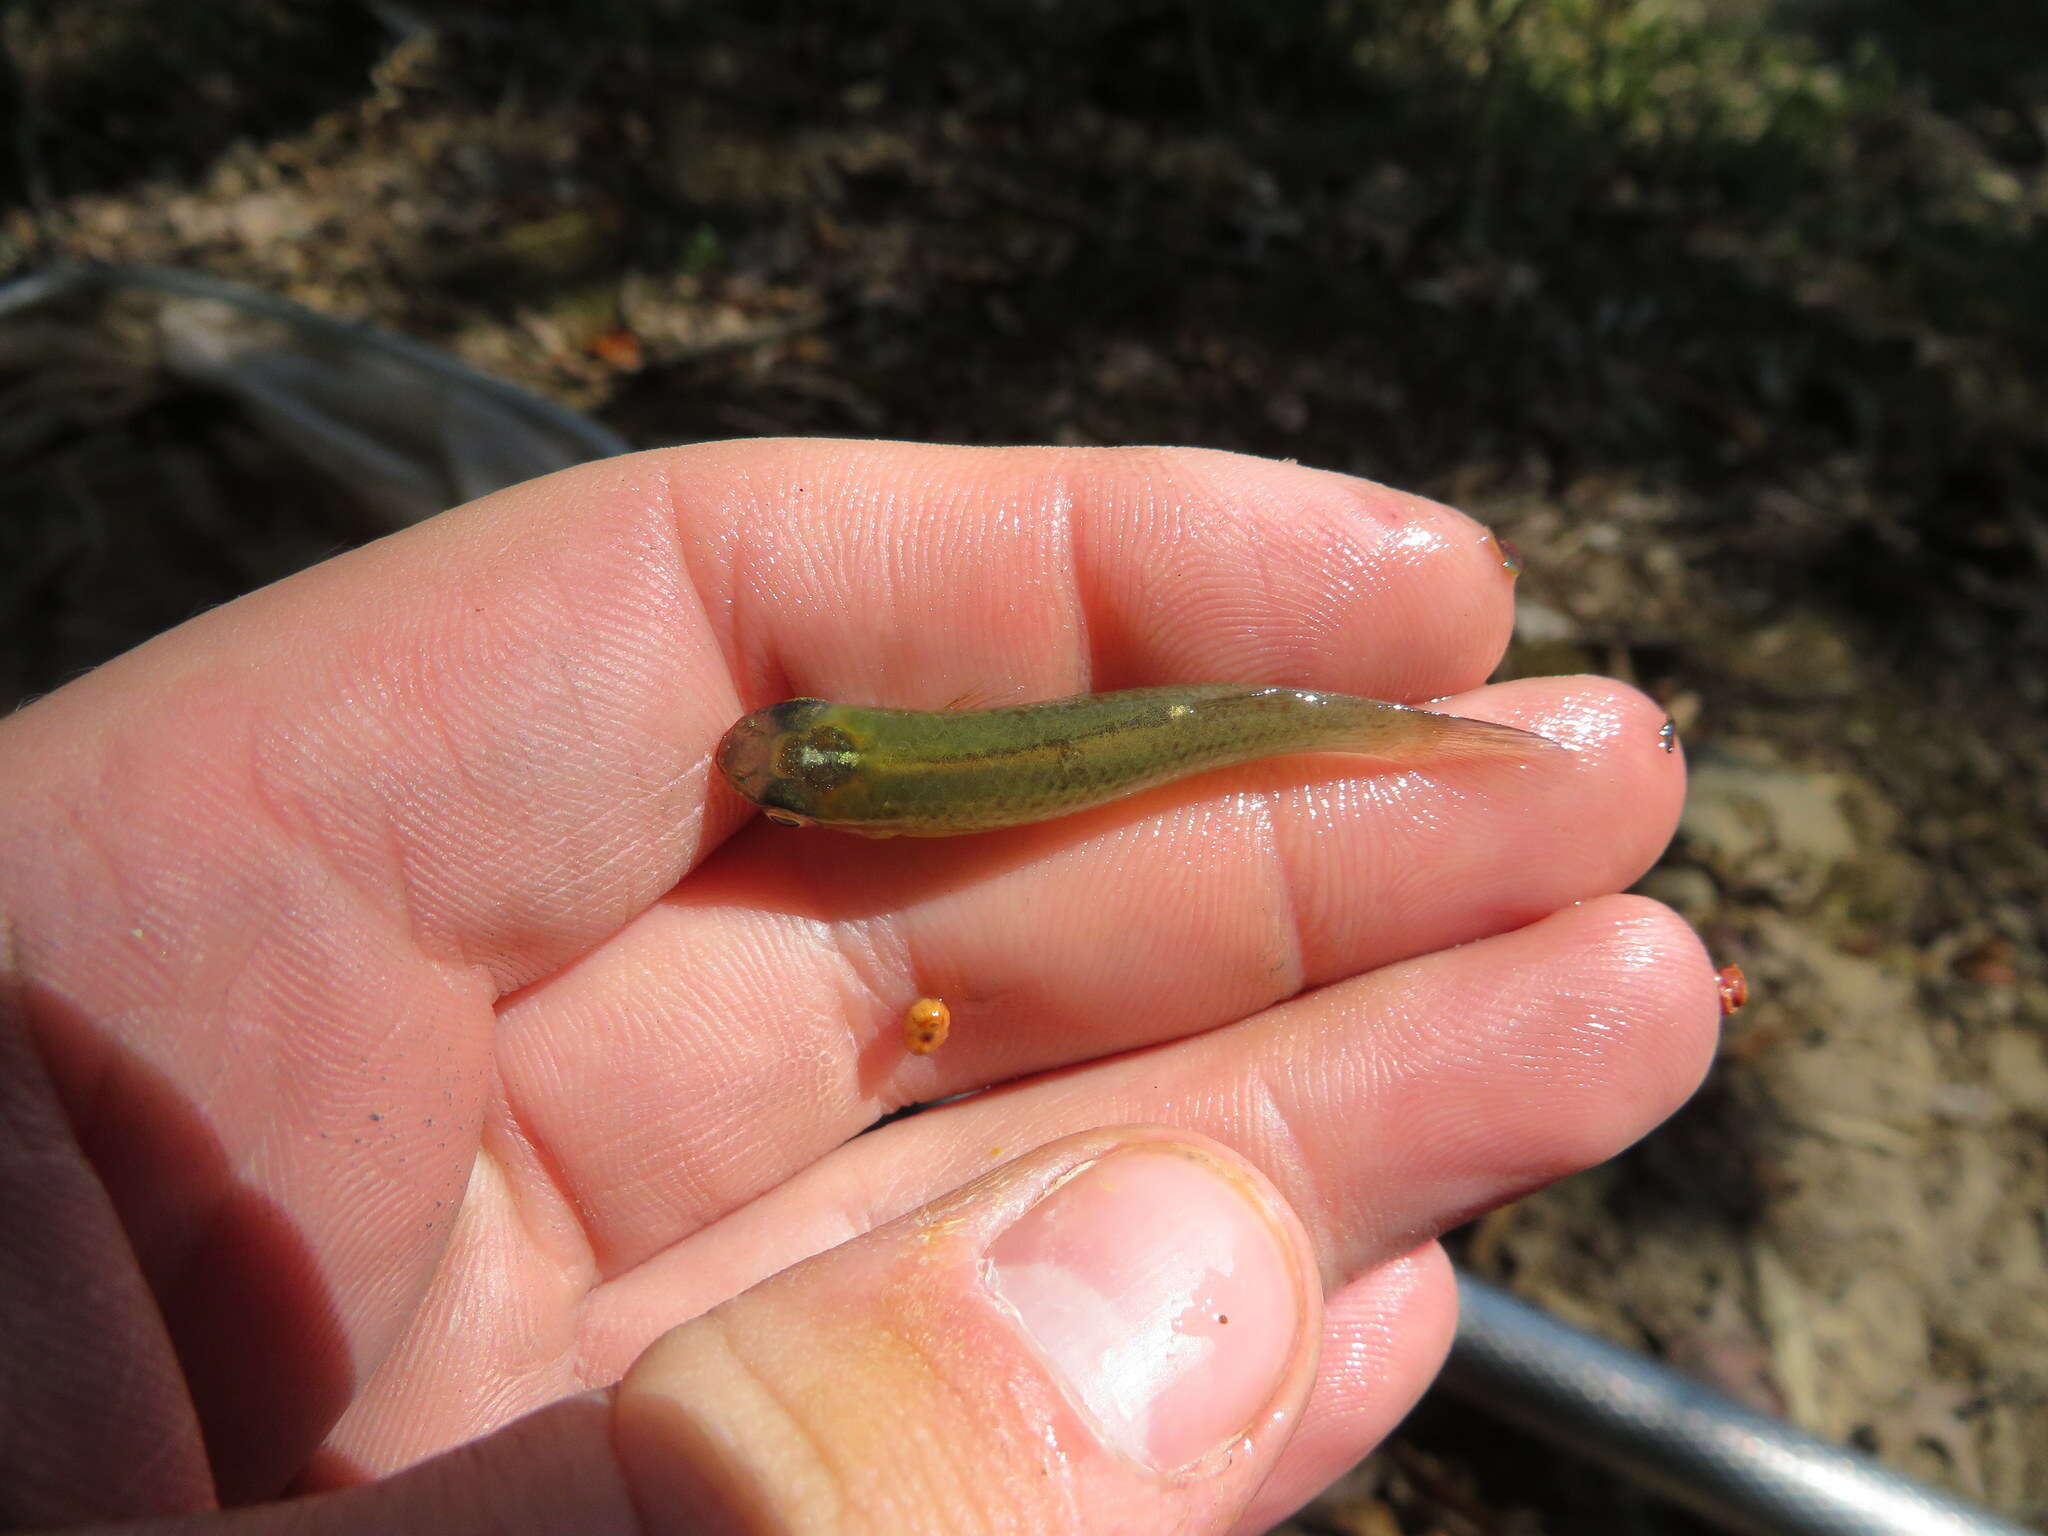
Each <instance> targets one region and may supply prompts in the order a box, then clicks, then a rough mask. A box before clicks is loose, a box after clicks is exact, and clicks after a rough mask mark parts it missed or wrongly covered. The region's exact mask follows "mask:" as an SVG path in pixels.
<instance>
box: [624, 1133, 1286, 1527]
mask: <svg viewBox="0 0 2048 1536" xmlns="http://www.w3.org/2000/svg"><path fill="white" fill-rule="evenodd" d="M1319 1313H1320V1290H1319V1287H1318V1286H1317V1283H1316V1280H1315V1266H1314V1263H1313V1261H1312V1260H1311V1258H1310V1256H1309V1252H1308V1244H1307V1239H1306V1238H1305V1236H1304V1235H1303V1234H1302V1231H1301V1228H1300V1225H1299V1223H1298V1222H1297V1221H1296V1220H1295V1218H1294V1216H1293V1214H1292V1213H1291V1212H1290V1211H1289V1210H1288V1209H1287V1207H1286V1205H1285V1204H1284V1203H1283V1202H1282V1201H1281V1199H1280V1197H1279V1196H1278V1195H1277V1194H1276V1193H1275V1192H1274V1190H1273V1188H1272V1186H1271V1185H1269V1184H1268V1183H1267V1182H1266V1181H1265V1180H1264V1179H1263V1178H1261V1177H1260V1176H1259V1175H1258V1174H1257V1173H1255V1172H1254V1171H1252V1170H1251V1169H1250V1168H1249V1167H1248V1166H1247V1165H1246V1164H1245V1163H1244V1162H1243V1161H1242V1160H1241V1159H1240V1158H1238V1157H1237V1156H1236V1155H1235V1154H1233V1153H1230V1152H1228V1151H1226V1150H1224V1149H1223V1148H1221V1147H1219V1146H1217V1145H1216V1144H1214V1143H1212V1142H1208V1141H1206V1140H1200V1139H1197V1138H1194V1137H1192V1136H1190V1135H1188V1134H1187V1133H1185V1132H1179V1131H1169V1130H1163V1129H1160V1130H1130V1129H1125V1130H1115V1131H1096V1132H1090V1133H1087V1134H1085V1135H1081V1136H1074V1137H1069V1138H1067V1139H1066V1140H1064V1141H1060V1142H1055V1143H1054V1144H1052V1145H1051V1146H1049V1147H1045V1148H1041V1149H1040V1150H1039V1151H1037V1152H1035V1153H1033V1154H1031V1155H1030V1156H1028V1157H1024V1158H1021V1159H1019V1160H1018V1161H1016V1162H1014V1163H1011V1164H1009V1165H1008V1166H1006V1167H1003V1168H1000V1169H997V1170H996V1171H995V1172H993V1173H991V1174H989V1175H987V1176H985V1177H983V1178H981V1179H979V1180H977V1181H976V1182H974V1183H972V1184H970V1185H968V1186H967V1187H966V1188H964V1189H962V1190H959V1191H957V1192H956V1193H954V1194H952V1195H950V1196H948V1197H946V1198H944V1199H941V1200H938V1201H935V1202H934V1203H933V1204H931V1205H928V1206H926V1207H925V1208H924V1209H923V1210H920V1211H917V1212H914V1213H912V1214H911V1215H909V1216H907V1217H904V1218H903V1219H902V1220H899V1221H896V1222H892V1223H891V1224H889V1225H888V1226H885V1227H882V1228H879V1229H877V1230H876V1231H874V1232H871V1233H869V1234H868V1235H867V1236H865V1237H862V1238H860V1239H858V1240H856V1241H854V1242H851V1243H848V1244H846V1245H845V1246H843V1247H840V1248H837V1249H834V1250H832V1251H831V1252H829V1253H825V1254H822V1255H820V1256H819V1257H817V1258H815V1259H812V1260H810V1261H809V1262H807V1263H805V1264H801V1265H798V1266H797V1267H796V1268H794V1269H791V1270H788V1271H785V1272H784V1273H783V1274H781V1275H778V1276H777V1277H775V1278H774V1279H772V1280H769V1281H768V1282H766V1283H765V1284H763V1285H760V1286H757V1287H755V1288H754V1289H753V1290H751V1291H748V1292H747V1293H746V1294H745V1295H743V1296H740V1297H738V1298H737V1299H736V1300H734V1301H732V1302H730V1303H728V1304H727V1305H725V1306H722V1307H719V1308H717V1309H716V1310H714V1311H712V1312H710V1313H708V1314H706V1315H705V1316H704V1317H701V1318H699V1319H697V1320H696V1321H695V1322H692V1323H688V1324H685V1325H684V1326H683V1327H680V1328H677V1329H675V1330H674V1331H673V1332H671V1333H669V1334H668V1335H667V1336H666V1337H665V1338H663V1339H662V1340H661V1341H660V1342H659V1343H657V1344H656V1345H655V1346H654V1347H653V1348H651V1349H649V1350H648V1351H647V1353H646V1354H644V1355H642V1356H641V1357H640V1360H639V1363H638V1364H636V1365H635V1366H634V1368H633V1370H632V1371H631V1372H630V1373H629V1374H628V1375H627V1377H626V1380H625V1381H624V1383H623V1384H622V1385H621V1386H620V1388H619V1395H618V1401H617V1405H616V1420H615V1432H616V1444H617V1450H618V1454H619V1458H620V1463H621V1465H622V1466H623V1467H624V1468H625V1471H626V1475H627V1478H628V1481H629V1483H630V1485H631V1486H632V1487H633V1489H634V1490H635V1496H636V1500H637V1502H638V1503H639V1506H640V1508H641V1510H642V1512H643V1514H645V1515H646V1516H647V1523H648V1525H649V1526H650V1527H651V1528H653V1529H656V1530H660V1529H673V1530H690V1531H696V1530H707V1529H708V1530H715V1531H720V1532H724V1531H733V1532H747V1533H750V1536H751V1533H755V1532H766V1531H773V1532H782V1531H833V1532H839V1531H891V1532H912V1533H914V1532H921V1531H933V1532H938V1531H945V1532H972V1531H984V1530H987V1531H996V1530H1001V1531H1013V1530H1035V1531H1050V1530H1070V1531H1091V1532H1093V1531H1124V1530H1130V1531H1159V1530H1175V1531H1183V1530H1184V1531H1190V1532H1199V1531H1210V1530H1214V1531H1222V1530H1227V1529H1228V1528H1229V1526H1230V1525H1231V1523H1232V1520H1233V1518H1234V1516H1235V1515H1236V1514H1237V1512H1238V1511H1239V1510H1240V1509H1241V1508H1242V1507H1243V1506H1244V1504H1245V1503H1246V1501H1248V1500H1249V1499H1250V1497H1251V1495H1252V1494H1253V1492H1254V1491H1255V1490H1256V1489H1257V1488H1258V1485H1259V1483H1260V1481H1261V1480H1262V1479H1263V1478H1264V1476H1265V1474H1266V1472H1267V1471H1268V1470H1269V1469H1270V1468H1271V1467H1272V1465H1273V1461H1274V1459H1275V1457H1276V1456H1277V1454H1278V1452H1279V1450H1280V1447H1281V1446H1282V1445H1283V1444H1284V1443H1285V1441H1286V1439H1287V1437H1288V1435H1289V1434H1290V1433H1291V1432H1292V1430H1293V1426H1294V1421H1295V1418H1296V1416H1297V1415H1298V1413H1299V1410H1300V1406H1301V1402H1302V1399H1303V1398H1304V1397H1305V1396H1306V1394H1307V1391H1308V1387H1309V1383H1310V1381H1311V1379H1312V1378H1313V1376H1314V1371H1315V1341H1316V1339H1317V1336H1318V1333H1319V1324H1320V1316H1319Z"/></svg>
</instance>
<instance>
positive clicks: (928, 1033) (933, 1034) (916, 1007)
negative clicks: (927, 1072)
mask: <svg viewBox="0 0 2048 1536" xmlns="http://www.w3.org/2000/svg"><path fill="white" fill-rule="evenodd" d="M952 1027H953V1010H952V1009H950V1008H948V1007H947V1006H946V1000H945V999H944V998H943V997H920V998H919V999H918V1000H917V1001H916V1002H914V1003H912V1004H911V1005H910V1006H909V1007H908V1008H906V1009H904V1010H903V1045H904V1048H905V1049H906V1050H908V1051H909V1052H910V1054H911V1055H913V1056H929V1055H931V1053H932V1052H933V1051H936V1050H937V1049H938V1048H939V1047H940V1046H942V1045H944V1044H945V1043H946V1032H947V1031H948V1030H950V1029H951V1028H952Z"/></svg>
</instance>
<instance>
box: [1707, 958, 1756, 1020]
mask: <svg viewBox="0 0 2048 1536" xmlns="http://www.w3.org/2000/svg"><path fill="white" fill-rule="evenodd" d="M1714 986H1715V987H1716V989H1718V990H1719V992H1720V994H1721V1017H1722V1018H1724V1019H1725V1018H1727V1017H1728V1015H1729V1014H1731V1013H1733V1012H1734V1011H1735V1010H1736V1009H1738V1008H1740V1007H1741V1006H1742V1005H1743V1004H1744V1003H1746V1002H1748V1001H1749V978H1748V977H1747V976H1745V975H1743V974H1742V967H1741V966H1739V965H1724V966H1722V967H1721V969H1719V970H1718V971H1716V972H1714Z"/></svg>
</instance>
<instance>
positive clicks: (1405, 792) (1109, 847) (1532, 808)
mask: <svg viewBox="0 0 2048 1536" xmlns="http://www.w3.org/2000/svg"><path fill="white" fill-rule="evenodd" d="M1451 708H1452V709H1453V710H1454V711H1455V712H1459V713H1471V714H1474V715H1479V716H1483V717H1485V718H1490V719H1499V720H1503V721H1506V722H1508V723H1511V724H1516V725H1521V726H1524V727H1525V728H1528V729H1532V730H1536V731H1540V732H1543V733H1544V734H1547V735H1550V736H1553V737H1555V738H1557V739H1560V740H1562V741H1564V742H1566V743H1567V744H1568V745H1570V746H1572V747H1573V748H1574V749H1575V750H1574V751H1573V752H1572V753H1570V754H1555V755H1554V757H1550V758H1546V759H1544V760H1542V761H1537V762H1531V763H1529V764H1526V765H1499V764H1485V765H1458V766H1454V767H1453V766H1447V767H1445V768H1443V769H1440V770H1430V771H1425V772H1404V773H1398V774H1379V775H1375V776H1368V777H1361V776H1359V775H1358V774H1357V770H1356V766H1355V765H1353V766H1352V767H1351V768H1349V769H1348V770H1344V771H1341V772H1340V773H1338V774H1336V775H1334V776H1333V775H1332V774H1331V772H1330V771H1329V769H1328V766H1327V765H1324V766H1323V767H1322V768H1321V769H1317V768H1315V767H1314V766H1313V764H1312V763H1309V762H1306V761H1304V760H1290V761H1288V762H1278V763H1270V764H1264V765H1255V766H1254V767H1252V768H1249V769H1246V770H1240V771H1237V772H1234V773H1231V774H1225V775H1212V776H1208V777H1206V778H1205V779H1203V780H1199V781H1193V782H1191V783H1190V784H1188V785H1185V786H1180V787H1178V788H1177V789H1176V790H1174V791H1169V792H1163V793H1162V794H1161V795H1157V796H1148V797H1144V798H1143V799H1142V800H1138V801H1133V802H1129V803H1127V804H1126V805H1124V806H1121V807H1109V808H1106V809H1105V810H1104V811H1101V812H1097V813H1091V814H1090V815H1087V816H1082V817H1073V818H1069V819H1067V820H1066V821H1063V822H1059V823H1054V824H1049V825H1047V826H1043V827H1036V828H1025V829H1019V830H1018V831H1017V832H1015V833H1007V834H992V835H990V836H988V837H984V838H969V839H961V840H954V841H948V842H923V841H917V842H896V843H887V844H875V843H871V842H868V841H865V840H857V839H853V838H847V837H843V836H840V835H837V834H829V833H810V834H790V833H787V832H782V831H779V830H777V829H774V828H769V827H765V826H764V827H761V828H759V829H757V830H755V831H754V832H751V833H749V834H745V835H743V836H742V837H741V838H739V839H737V840H736V841H735V843H734V844H733V845H731V846H730V847H729V848H728V849H727V850H726V851H725V852H724V853H723V854H722V855H721V856H720V857H719V858H717V859H714V860H713V861H712V863H711V864H710V865H708V866H706V867H705V868H704V869H703V870H702V871H700V873H699V876H698V877H697V878H694V879H693V880H692V881H690V882H689V883H688V884H687V885H686V886H684V887H683V888H682V889H681V890H679V891H678V892H677V893H675V894H674V895H673V896H671V897H670V898H669V899H668V900H666V901H664V902H662V903H660V904H658V905H657V906H656V907H655V908H653V909H652V910H650V911H649V912H647V913H646V914H644V915H643V916H642V917H641V918H639V919H638V920H636V921H635V922H634V923H633V924H632V925H630V926H629V927H628V928H627V929H626V930H625V931H624V932H622V933H621V934H620V935H619V936H618V937H617V938H616V939H615V940H614V941H613V942H611V943H610V944H608V945H606V946H605V947H604V948H603V949H601V950H599V951H598V952H596V953H595V954H593V955H591V956H589V957H588V958H587V959H586V960H584V961H583V962H582V963H581V964H579V965H577V966H576V967H574V968H572V969H571V970H569V971H567V972H564V973H562V974H561V975H559V976H557V977H554V978H551V979H550V980H548V981H546V982H544V983H542V984H540V985H538V986H536V987H534V988H533V989H531V990H530V991H529V992H527V993H526V994H524V995H523V996H521V997H519V998H517V999H514V1000H512V1001H511V1002H510V1003H509V1004H508V1005H507V1006H506V1008H505V1010H504V1014H503V1018H502V1022H501V1029H500V1063H501V1067H502V1069H503V1074H504V1083H505V1092H506V1096H507V1108H508V1110H509V1111H510V1114H511V1116H512V1117H513V1119H514V1120H515V1121H516V1123H517V1124H518V1125H519V1126H520V1127H521V1130H522V1133H523V1134H524V1135H526V1136H529V1137H531V1138H532V1139H533V1140H534V1141H535V1142H537V1143H538V1144H539V1145H541V1146H543V1147H544V1148H545V1149H546V1154H547V1157H548V1160H549V1162H550V1164H551V1165H552V1169H553V1172H554V1175H555V1178H556V1180H557V1181H558V1183H559V1184H560V1185H561V1194H562V1195H563V1196H564V1197H565V1198H566V1199H567V1201H568V1203H569V1205H570V1207H571V1208H572V1209H573V1210H575V1211H576V1213H577V1217H578V1220H579V1223H580V1224H581V1226H582V1227H583V1229H584V1231H585V1233H586V1234H587V1235H588V1238H589V1241H590V1242H591V1244H592V1246H593V1249H594V1254H593V1257H594V1259H595V1263H596V1266H597V1268H598V1270H599V1271H600V1272H601V1273H616V1272H617V1271H619V1270H620V1269H622V1268H625V1267H627V1266H629V1265H632V1264H634V1263H637V1262H639V1261H640V1260H641V1259H643V1258H645V1257H646V1256H647V1255H648V1254H650V1253H653V1252H655V1251H657V1250H659V1249H661V1248H663V1247H665V1246H667V1245H669V1244H671V1243H673V1242H675V1241H676V1240H677V1239H678V1238H679V1237H681V1236H684V1235H686V1234H687V1233H689V1232H691V1231H693V1230H695V1229H696V1228H698V1227H700V1226H702V1225H704V1224H706V1223H708V1222H710V1221H713V1220H716V1219H717V1218H718V1217H720V1216H723V1215H725V1214H726V1213H727V1212H729V1211H731V1210H732V1209H734V1208H735V1207H736V1206H738V1205H740V1204H741V1203H743V1202H745V1201H746V1200H748V1199H750V1198H752V1197H753V1196H754V1195H756V1194H758V1193H759V1192H760V1191H762V1190H763V1189H766V1188H768V1187H770V1186H772V1185H774V1184H776V1183H778V1182H780V1181H781V1180H783V1179H785V1178H787V1177H788V1176H789V1175H790V1174H791V1173H793V1172H794V1171H796V1170H797V1169H799V1168H802V1167H804V1166H806V1165H808V1164H809V1163H811V1162H813V1161H814V1160H816V1159H817V1158H818V1157H820V1156H822V1155H824V1154H825V1153H826V1152H828V1151H830V1150H831V1149H832V1148H833V1147H835V1146H837V1145H839V1144H840V1143H841V1142H843V1141H845V1140H846V1138H847V1137H849V1136H851V1135H853V1134H855V1133H856V1132H858V1131H859V1130H861V1129H862V1128H863V1127H865V1126H867V1125H869V1124H871V1123H872V1122H873V1121H874V1120H875V1119H876V1118H877V1117H878V1116H880V1115H882V1114H885V1113H887V1112H889V1111H890V1110H893V1109H895V1108H898V1107H900V1106H901V1105H903V1104H905V1103H909V1102H914V1101H920V1100H930V1099H934V1098H939V1097H943V1096H945V1095H948V1094H953V1093H959V1092H964V1091H967V1090H969V1089H973V1088H978V1087H983V1086H986V1085H988V1084H990V1083H994V1082H1000V1081H1004V1080H1006V1079H1009V1078H1013V1077H1016V1076H1020V1075H1022V1074H1025V1073H1029V1072H1038V1071H1044V1070H1047V1069H1051V1068H1057V1067H1061V1066H1066V1065H1070V1064H1074V1063H1078V1062H1082V1061H1087V1060H1091V1059H1095V1058H1098V1057H1101V1056H1105V1055H1109V1054H1112V1053H1114V1052H1118V1051H1126V1050H1131V1049H1134V1048H1137V1047H1140V1046H1144V1045H1148V1044H1153V1043H1156V1042H1158V1041H1162V1040H1167V1039H1172V1038H1176V1037H1178V1036H1182V1035H1186V1034H1191V1033H1195V1032H1198V1031H1201V1030H1205V1029H1210V1028H1214V1027H1216V1026H1218V1025H1221V1024H1226V1023H1229V1022H1232V1021H1233V1020H1236V1019H1239V1018H1242V1017H1245V1016H1246V1015H1248V1014H1250V1013H1253V1012H1255V1011H1257V1010H1258V1009H1261V1008H1264V1007H1266V1006H1268V1005H1270V1004H1272V1003H1274V1002H1276V1001H1278V1000H1280V999H1283V998H1286V997H1290V996H1292V995H1294V994H1295V993H1296V992H1299V991H1301V990H1302V989H1304V988H1306V987H1313V986H1318V985H1322V984H1324V983H1327V982H1330V981H1334V980H1337V979H1340V978H1342V977H1345V976H1349V975H1353V974H1355V973H1357V972H1360V971H1363V970H1367V969H1370V968H1373V967H1376V966H1380V965H1384V964H1387V963H1389V962H1391V961H1395V960H1399V959H1403V958H1406V957H1409V956H1413V955H1417V954H1422V953H1426V952H1429V951H1431V950H1435V949H1439V948H1443V947H1445V946H1447V945H1452V944H1459V943H1465V942H1468V941H1470V940H1473V939H1478V938H1483V937H1486V936H1488V935H1490V934H1494V933H1499V932H1503V931H1505V930H1508V929H1511V928H1515V927H1518V926H1520V925H1522V924H1524V923H1527V922H1530V921H1533V920H1534V919H1535V918H1537V917H1540V916H1542V915H1543V914H1545V913H1547V912H1550V911H1553V910H1555V909H1557V908H1558V907H1561V906H1564V905H1567V904H1569V903H1571V902H1574V901H1579V900H1583V899H1585V898H1588V897H1591V896H1596V895H1600V894H1604V893H1606V892H1610V891H1615V890H1619V889H1622V888H1623V887H1625V886H1626V885H1627V884H1629V883H1630V882H1631V881H1632V880H1633V879H1634V878H1635V877H1636V876H1637V875H1638V874H1640V873H1641V871H1642V870H1643V869H1644V868H1645V867H1647V866H1648V864H1649V863H1650V862H1651V860H1653V859H1654V858H1655V856H1656V854H1657V852H1658V851H1659V850H1660V849H1661V848H1662V846H1663V845H1664V842H1665V841H1666V839H1667V838H1668V837H1669V835H1670V831H1671V827H1672V823H1673V820H1674V818H1675V816H1676V814H1677V809H1678V804H1679V800H1680V796H1681V794H1682V791H1683V769H1682V766H1681V764H1680V761H1679V759H1678V757H1677V756H1676V755H1675V754H1673V753H1670V752H1666V751H1664V750H1660V748H1659V744H1658V727H1659V725H1660V723H1661V721H1662V714H1661V712H1660V711H1659V710H1657V709H1656V707H1655V706H1654V705H1653V704H1651V703H1650V701H1648V700H1647V699H1645V698H1643V697H1642V696H1641V695H1639V694H1636V693H1635V692H1633V691H1632V690H1629V689H1626V688H1624V687H1622V686H1620V685H1618V684H1614V683H1611V682H1608V681H1605V680H1603V679H1597V678H1573V679H1550V680H1543V681H1531V682H1524V683H1516V684H1508V685H1503V686H1500V687H1496V688H1490V689H1484V690H1481V691H1480V692H1478V693H1476V694H1473V695H1468V696H1466V697H1465V698H1464V699H1462V700H1458V701H1454V702H1453V703H1452V705H1451ZM1588 827H1593V828H1597V829H1598V832H1599V835H1598V836H1588V835H1586V834H1585V831H1584V829H1586V828H1588ZM920 995H936V996H943V997H946V998H947V999H948V1001H949V1002H950V1003H951V1005H952V1007H953V1010H954V1015H955V1027H954V1037H953V1039H952V1040H951V1041H950V1042H949V1043H948V1044H947V1045H946V1046H945V1048H944V1049H943V1050H941V1051H940V1052H939V1053H938V1054H937V1055H935V1056H932V1057H928V1058H919V1057H914V1056H910V1055H908V1054H906V1052H905V1050H904V1048H903V1044H902V1035H901V1028H900V1022H899V1021H900V1017H901V1013H902V1010H903V1009H904V1007H905V1006H906V1005H907V1004H909V1003H910V1002H911V1001H912V1000H913V999H914V998H916V997H918V996H920ZM770 1108H772V1111H773V1112H772V1113H770V1112H767V1110H768V1109H770Z"/></svg>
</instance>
